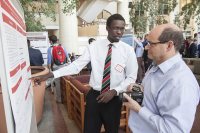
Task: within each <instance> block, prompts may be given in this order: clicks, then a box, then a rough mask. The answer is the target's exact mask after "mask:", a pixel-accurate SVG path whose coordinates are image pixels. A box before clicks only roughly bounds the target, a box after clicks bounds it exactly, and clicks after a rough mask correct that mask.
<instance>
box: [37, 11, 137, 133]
mask: <svg viewBox="0 0 200 133" xmlns="http://www.w3.org/2000/svg"><path fill="white" fill-rule="evenodd" d="M106 29H107V31H108V36H107V39H104V40H97V41H95V42H93V43H92V44H90V45H89V46H88V47H87V48H86V50H85V52H84V53H83V55H82V56H80V57H79V58H78V59H77V60H75V61H74V62H72V63H71V64H70V65H68V66H65V67H63V68H61V69H59V70H56V71H54V72H53V73H52V72H50V73H49V74H48V75H43V76H40V77H36V78H35V80H36V82H35V83H36V84H37V83H39V82H40V81H42V80H45V79H47V78H50V77H54V78H58V77H61V76H66V75H72V74H77V73H79V72H80V70H81V69H83V68H84V67H85V66H86V65H87V64H88V63H89V62H90V61H91V66H92V72H91V77H90V82H89V84H90V86H91V89H90V91H89V92H88V94H87V96H86V107H85V121H84V133H100V130H101V126H102V124H103V125H104V128H105V132H106V133H118V129H119V124H120V115H121V106H122V101H121V100H120V99H119V97H118V94H119V93H120V92H122V91H125V90H126V88H127V87H128V85H129V84H130V83H133V82H135V80H136V78H137V70H138V65H137V60H136V55H135V52H134V49H133V47H131V46H129V45H127V44H126V43H124V42H122V41H120V39H121V37H122V35H123V33H124V30H125V19H124V18H123V17H122V16H121V15H120V14H113V15H111V16H110V17H109V18H108V19H107V22H106Z"/></svg>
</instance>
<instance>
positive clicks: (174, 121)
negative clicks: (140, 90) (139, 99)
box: [129, 54, 200, 133]
mask: <svg viewBox="0 0 200 133" xmlns="http://www.w3.org/2000/svg"><path fill="white" fill-rule="evenodd" d="M142 85H143V86H144V99H143V103H142V108H141V110H140V111H139V113H136V112H134V111H131V112H130V117H129V127H130V128H131V130H132V131H133V132H134V133H189V132H190V130H191V128H192V125H193V122H194V117H195V112H196V107H197V105H198V104H199V97H200V90H199V85H198V83H197V81H196V79H195V77H194V75H193V74H192V72H191V70H190V69H189V68H188V67H187V65H186V64H185V63H184V61H183V60H182V58H181V56H180V54H177V55H175V56H174V57H172V58H170V59H168V60H167V61H165V62H163V63H161V64H160V65H158V66H153V67H152V68H151V69H150V70H149V71H148V72H147V73H146V75H145V77H144V80H143V82H142Z"/></svg>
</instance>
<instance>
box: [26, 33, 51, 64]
mask: <svg viewBox="0 0 200 133" xmlns="http://www.w3.org/2000/svg"><path fill="white" fill-rule="evenodd" d="M27 39H29V40H30V45H31V47H32V48H35V49H38V50H40V51H41V53H42V57H43V59H44V64H43V65H47V50H48V48H49V47H50V44H49V38H48V32H27Z"/></svg>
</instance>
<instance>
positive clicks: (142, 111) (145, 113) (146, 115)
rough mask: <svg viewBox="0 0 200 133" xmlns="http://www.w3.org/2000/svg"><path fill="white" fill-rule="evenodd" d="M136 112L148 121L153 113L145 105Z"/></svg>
mask: <svg viewBox="0 0 200 133" xmlns="http://www.w3.org/2000/svg"><path fill="white" fill-rule="evenodd" d="M138 114H139V115H140V116H141V117H142V118H143V119H145V120H146V121H150V117H151V116H152V115H153V113H152V112H151V111H149V110H148V109H147V108H146V107H142V108H141V109H140V111H139V112H138Z"/></svg>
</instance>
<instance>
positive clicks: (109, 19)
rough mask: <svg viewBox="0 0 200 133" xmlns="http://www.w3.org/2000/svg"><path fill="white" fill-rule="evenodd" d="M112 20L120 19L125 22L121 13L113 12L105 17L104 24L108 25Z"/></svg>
mask: <svg viewBox="0 0 200 133" xmlns="http://www.w3.org/2000/svg"><path fill="white" fill-rule="evenodd" d="M113 20H122V21H124V23H126V22H125V19H124V18H123V17H122V15H120V14H113V15H111V16H110V17H109V18H108V19H107V22H106V26H107V27H110V26H111V23H112V21H113Z"/></svg>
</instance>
